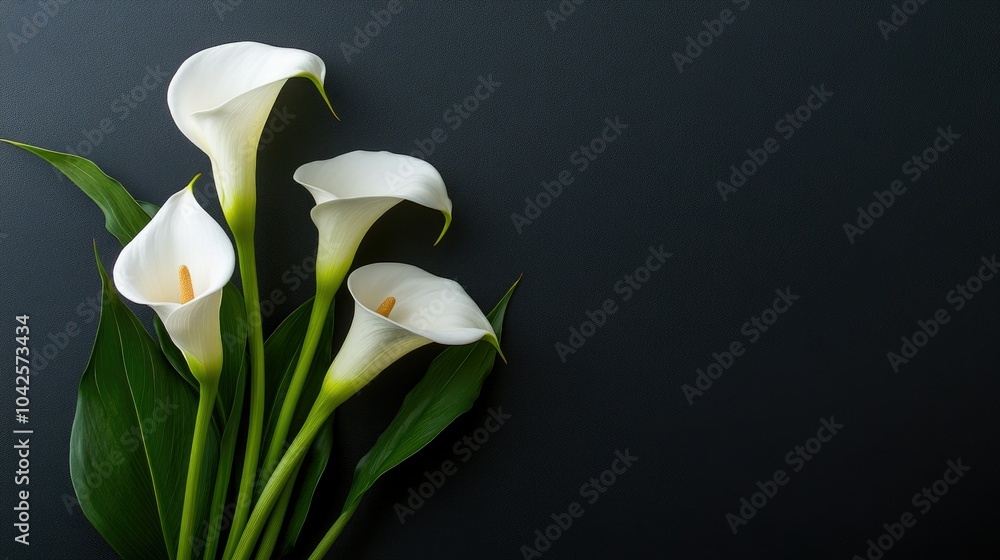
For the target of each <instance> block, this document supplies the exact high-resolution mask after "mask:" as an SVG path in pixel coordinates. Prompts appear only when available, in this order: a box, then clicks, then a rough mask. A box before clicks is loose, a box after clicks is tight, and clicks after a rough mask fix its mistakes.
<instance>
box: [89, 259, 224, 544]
mask: <svg viewBox="0 0 1000 560" xmlns="http://www.w3.org/2000/svg"><path fill="white" fill-rule="evenodd" d="M95 254H96V249H95ZM98 270H99V271H100V274H101V281H102V284H103V305H102V307H101V319H100V322H99V323H98V327H97V339H96V340H95V342H94V349H93V351H92V353H91V356H90V361H89V363H88V364H87V368H86V370H85V371H84V373H83V377H82V378H81V380H80V390H79V394H78V397H77V407H76V417H75V418H74V420H73V431H72V434H71V436H70V477H71V479H72V481H73V488H74V489H75V490H76V494H77V498H78V500H79V502H80V507H81V509H82V510H83V512H84V514H85V515H86V516H87V518H88V519H89V520H90V522H91V523H93V525H94V527H95V528H97V530H98V531H99V532H100V533H101V535H102V536H103V537H104V538H105V540H107V541H108V543H109V544H110V545H111V546H112V547H113V548H114V549H115V550H116V551H117V552H118V554H120V555H121V556H122V557H123V558H125V559H126V560H132V559H136V560H153V559H162V558H168V559H169V558H173V557H174V555H175V553H176V550H177V539H178V533H179V532H180V520H181V510H182V507H183V502H184V488H185V483H186V480H187V470H188V458H189V455H190V451H191V440H192V438H193V434H194V424H195V415H196V413H197V409H198V397H197V395H196V393H195V392H194V391H192V389H191V387H190V386H189V385H188V384H187V383H185V382H184V380H182V379H181V378H179V377H178V376H177V375H176V374H175V373H174V371H173V368H171V367H170V364H169V363H167V361H166V360H165V359H164V358H163V355H162V354H161V353H160V350H159V348H158V346H157V345H156V343H155V342H154V341H153V339H152V338H151V337H150V336H149V334H148V333H147V332H146V330H145V329H144V328H143V326H142V324H141V323H140V322H139V320H138V319H137V318H136V316H135V315H134V314H133V313H132V311H131V310H129V308H128V307H126V306H125V304H124V303H122V301H121V299H120V298H119V297H118V295H117V293H115V291H114V287H113V286H112V284H111V282H110V280H109V279H108V276H107V273H106V272H105V270H104V267H103V266H101V263H100V260H98ZM217 445H218V434H217V433H216V432H215V431H214V430H211V431H210V432H209V436H208V444H207V446H206V452H205V461H204V463H203V465H202V467H203V469H204V471H203V475H202V476H203V477H206V478H204V480H211V477H212V474H214V472H215V470H214V468H215V460H216V448H217ZM208 496H209V493H208V492H206V493H205V494H204V495H203V498H202V501H201V503H200V504H199V506H198V511H199V512H200V514H201V515H199V517H198V519H197V520H196V526H201V520H202V519H204V514H205V512H206V509H207V507H208Z"/></svg>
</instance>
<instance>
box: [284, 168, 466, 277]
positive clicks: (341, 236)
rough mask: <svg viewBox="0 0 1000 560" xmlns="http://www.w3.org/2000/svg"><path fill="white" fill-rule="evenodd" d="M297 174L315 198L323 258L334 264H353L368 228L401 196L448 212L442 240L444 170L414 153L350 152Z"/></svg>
mask: <svg viewBox="0 0 1000 560" xmlns="http://www.w3.org/2000/svg"><path fill="white" fill-rule="evenodd" d="M294 179H295V180H296V181H298V182H299V183H301V184H302V185H303V186H304V187H305V188H306V189H307V190H308V191H309V193H310V194H312V196H313V198H314V199H315V201H316V207H315V208H313V211H312V213H311V216H312V219H313V222H314V223H315V224H316V227H317V228H318V229H319V232H320V254H319V260H320V261H322V262H325V263H330V266H338V265H341V264H343V263H345V262H346V263H347V265H348V266H349V265H350V261H351V260H352V259H353V258H354V252H355V251H356V250H357V248H358V245H359V244H360V243H361V239H362V238H363V237H364V235H365V233H367V231H368V228H370V227H371V225H372V224H373V223H375V221H376V220H378V218H379V217H380V216H381V215H382V214H384V213H385V212H386V211H387V210H388V209H389V208H392V207H393V206H394V205H395V204H396V203H398V202H400V201H402V200H409V201H411V202H414V203H416V204H420V205H421V206H426V207H427V208H432V209H435V210H438V211H440V212H442V213H443V214H444V215H445V224H444V228H443V229H442V231H441V235H440V236H439V237H438V241H440V240H441V237H443V236H444V233H445V231H447V230H448V225H449V224H450V223H451V211H452V204H451V199H449V198H448V190H447V189H446V188H445V185H444V180H443V179H442V178H441V174H440V173H438V172H437V170H436V169H434V166H432V165H431V164H429V163H427V162H425V161H423V160H421V159H418V158H414V157H411V156H404V155H399V154H393V153H390V152H366V151H355V152H349V153H346V154H343V155H340V156H337V157H335V158H332V159H327V160H322V161H314V162H311V163H307V164H305V165H303V166H301V167H299V168H298V169H297V170H296V171H295V175H294ZM324 240H325V242H324ZM344 268H346V267H344Z"/></svg>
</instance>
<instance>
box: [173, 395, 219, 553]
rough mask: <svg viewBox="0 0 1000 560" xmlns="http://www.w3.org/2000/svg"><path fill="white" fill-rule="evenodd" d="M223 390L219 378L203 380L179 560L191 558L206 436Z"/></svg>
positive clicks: (188, 474) (185, 498)
mask: <svg viewBox="0 0 1000 560" xmlns="http://www.w3.org/2000/svg"><path fill="white" fill-rule="evenodd" d="M218 392H219V385H218V381H215V382H211V381H210V382H207V383H202V384H201V391H200V393H199V396H198V416H197V418H196V419H195V423H194V439H193V440H192V442H191V458H190V460H189V461H188V473H187V486H186V487H185V489H184V510H183V513H182V514H181V531H180V538H179V539H178V540H177V560H190V559H191V549H192V537H193V535H194V533H193V532H194V521H195V517H196V511H195V510H196V508H197V505H198V483H199V482H200V479H201V470H202V469H201V466H202V465H201V464H202V460H203V459H204V457H205V440H206V439H207V437H208V430H209V428H210V427H211V425H212V410H213V409H214V406H215V396H216V394H218Z"/></svg>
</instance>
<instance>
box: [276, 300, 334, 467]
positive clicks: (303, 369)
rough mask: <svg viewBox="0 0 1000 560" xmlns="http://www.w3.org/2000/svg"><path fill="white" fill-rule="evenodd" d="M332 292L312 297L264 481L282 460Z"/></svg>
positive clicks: (324, 322)
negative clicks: (309, 311)
mask: <svg viewBox="0 0 1000 560" xmlns="http://www.w3.org/2000/svg"><path fill="white" fill-rule="evenodd" d="M334 292H336V290H335V289H334V290H325V289H318V290H317V293H316V297H315V299H313V306H312V312H311V313H310V315H309V327H308V328H307V329H306V338H305V340H304V341H303V342H302V350H301V351H300V352H299V361H298V363H297V364H296V365H295V372H293V373H292V379H291V381H290V382H289V383H288V392H287V393H285V401H284V402H283V403H281V412H279V413H278V422H277V423H276V424H275V426H274V433H273V434H272V435H271V442H270V444H269V445H268V448H267V458H266V459H265V460H264V472H263V474H262V475H261V477H260V478H261V480H262V481H267V480H268V479H269V478H270V477H271V472H272V471H274V468H275V467H276V466H277V465H278V461H279V460H281V452H282V451H283V450H284V449H285V440H286V438H288V431H289V429H290V428H291V425H292V418H293V417H294V416H295V408H296V406H298V403H299V396H300V395H301V394H302V386H303V385H305V382H306V377H307V376H308V374H309V369H310V368H311V367H312V361H313V356H314V355H315V354H316V347H317V346H318V345H319V339H320V336H321V335H322V334H323V325H325V324H326V316H327V314H328V313H329V312H330V304H331V303H332V302H333V294H334ZM309 404H312V403H309ZM293 480H294V477H293Z"/></svg>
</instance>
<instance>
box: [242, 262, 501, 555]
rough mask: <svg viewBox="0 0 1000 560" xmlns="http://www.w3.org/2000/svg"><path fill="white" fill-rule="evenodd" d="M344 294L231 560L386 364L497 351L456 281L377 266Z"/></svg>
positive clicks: (250, 542)
mask: <svg viewBox="0 0 1000 560" xmlns="http://www.w3.org/2000/svg"><path fill="white" fill-rule="evenodd" d="M347 287H348V289H349V290H350V292H351V295H352V296H353V297H354V322H353V323H352V324H351V329H350V331H348V333H347V338H346V339H345V340H344V344H343V346H341V348H340V352H339V353H338V354H337V357H336V358H334V360H333V364H331V365H330V369H329V370H328V371H327V373H326V377H324V378H323V386H322V389H321V390H320V394H319V395H318V396H317V398H316V401H315V402H314V403H313V406H312V409H311V410H310V411H309V415H308V416H307V417H306V419H305V421H304V423H303V425H302V428H301V430H300V431H299V433H298V434H297V435H296V436H295V439H294V440H293V441H292V443H291V445H290V446H289V447H288V449H287V451H286V452H285V454H284V457H283V458H282V459H281V462H280V463H278V465H277V467H276V469H275V470H274V473H273V474H272V475H271V477H270V479H268V482H267V484H266V485H265V486H264V489H263V490H262V491H261V494H260V498H259V499H258V501H257V504H256V505H255V506H254V510H253V514H252V515H251V516H250V520H249V522H248V523H247V526H246V530H245V531H244V532H243V535H242V537H241V538H240V542H239V546H238V547H237V548H236V552H235V554H234V556H233V557H234V558H236V559H240V560H242V559H244V558H249V556H250V554H251V553H252V552H253V550H254V547H255V546H256V543H257V539H258V537H259V536H260V533H261V531H262V530H263V528H264V524H265V522H266V521H267V519H268V516H270V515H271V512H272V510H273V508H274V506H275V504H276V503H277V502H278V498H279V496H280V495H281V494H282V492H283V489H285V485H286V484H289V483H290V480H291V479H292V477H293V475H294V473H296V472H298V467H299V465H300V464H301V463H302V460H303V458H304V457H305V454H306V451H307V450H308V449H309V446H310V445H311V444H312V441H313V439H315V437H316V434H317V433H319V429H320V428H321V427H322V426H323V425H324V424H325V422H326V420H327V419H328V418H329V417H330V415H331V414H332V413H333V411H334V409H336V407H337V406H338V405H340V403H342V402H344V401H345V400H347V399H348V398H349V397H350V396H351V395H353V394H354V393H356V392H357V391H358V390H359V389H360V388H361V387H363V386H364V385H365V384H367V383H368V382H369V381H371V380H372V379H374V378H375V376H377V375H378V374H379V373H380V372H381V371H382V370H383V369H385V368H386V367H387V366H388V365H389V364H391V363H393V362H395V361H396V360H397V359H399V358H400V357H402V356H403V355H405V354H406V353H408V352H410V351H412V350H414V349H416V348H419V347H421V346H423V345H425V344H429V343H431V342H437V343H440V344H449V345H459V344H471V343H473V342H477V341H479V340H488V341H489V342H490V343H491V344H493V345H494V346H496V347H497V351H499V350H500V347H499V340H498V339H497V336H496V333H495V332H494V331H493V326H492V325H491V324H490V321H489V319H487V318H486V316H485V315H483V312H482V311H480V309H479V306H477V305H476V303H475V302H474V301H472V298H470V297H469V295H468V294H467V293H465V290H463V289H462V286H460V285H459V284H458V283H457V282H454V281H452V280H448V279H445V278H439V277H437V276H434V275H433V274H431V273H429V272H426V271H424V270H421V269H420V268H417V267H415V266H411V265H407V264H400V263H378V264H370V265H367V266H363V267H361V268H358V269H357V270H355V271H354V272H352V273H351V275H350V277H349V278H348V279H347ZM501 356H502V354H501Z"/></svg>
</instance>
